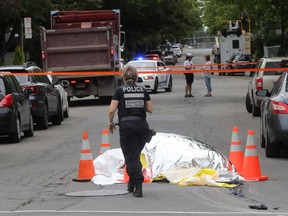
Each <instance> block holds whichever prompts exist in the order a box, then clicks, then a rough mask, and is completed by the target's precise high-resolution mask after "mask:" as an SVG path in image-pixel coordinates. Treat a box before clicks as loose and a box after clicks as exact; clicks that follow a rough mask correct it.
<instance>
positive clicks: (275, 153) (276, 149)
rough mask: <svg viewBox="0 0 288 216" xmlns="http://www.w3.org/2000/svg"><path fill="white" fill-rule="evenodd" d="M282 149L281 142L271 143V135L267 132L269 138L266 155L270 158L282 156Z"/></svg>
mask: <svg viewBox="0 0 288 216" xmlns="http://www.w3.org/2000/svg"><path fill="white" fill-rule="evenodd" d="M281 149H282V145H281V144H279V143H271V142H270V138H269V135H268V133H267V139H266V149H265V153H266V157H268V158H274V157H280V156H281Z"/></svg>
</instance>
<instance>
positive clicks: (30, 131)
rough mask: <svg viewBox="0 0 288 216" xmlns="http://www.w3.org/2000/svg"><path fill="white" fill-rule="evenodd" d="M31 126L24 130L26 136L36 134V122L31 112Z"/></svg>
mask: <svg viewBox="0 0 288 216" xmlns="http://www.w3.org/2000/svg"><path fill="white" fill-rule="evenodd" d="M29 124H30V126H29V129H28V130H25V131H24V136H25V137H32V136H34V122H33V117H32V115H31V114H30V122H29Z"/></svg>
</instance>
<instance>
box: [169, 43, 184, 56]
mask: <svg viewBox="0 0 288 216" xmlns="http://www.w3.org/2000/svg"><path fill="white" fill-rule="evenodd" d="M170 50H171V51H173V52H174V53H175V54H176V56H177V57H178V58H180V57H181V56H182V51H181V49H180V48H179V47H178V46H171V47H170Z"/></svg>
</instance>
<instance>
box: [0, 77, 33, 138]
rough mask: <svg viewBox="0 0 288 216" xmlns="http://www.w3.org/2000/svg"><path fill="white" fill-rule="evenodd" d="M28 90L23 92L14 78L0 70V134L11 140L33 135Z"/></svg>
mask: <svg viewBox="0 0 288 216" xmlns="http://www.w3.org/2000/svg"><path fill="white" fill-rule="evenodd" d="M28 92H29V90H25V91H24V92H23V90H22V88H21V86H20V84H19V83H18V81H17V80H16V78H15V77H14V76H13V75H12V74H11V73H9V72H0V135H1V136H2V135H9V137H10V139H11V141H12V142H15V143H18V142H20V140H21V133H22V132H24V136H25V137H31V136H33V135H34V128H33V118H32V112H31V104H30V102H29V94H28Z"/></svg>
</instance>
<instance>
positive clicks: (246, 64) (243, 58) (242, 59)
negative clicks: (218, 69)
mask: <svg viewBox="0 0 288 216" xmlns="http://www.w3.org/2000/svg"><path fill="white" fill-rule="evenodd" d="M227 63H228V64H229V65H227V66H226V67H225V69H245V71H243V72H233V73H227V74H228V75H235V74H236V73H243V74H245V72H246V71H247V70H246V69H249V68H255V61H254V60H253V58H252V55H251V54H234V55H232V56H231V57H230V59H229V60H228V61H227Z"/></svg>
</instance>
